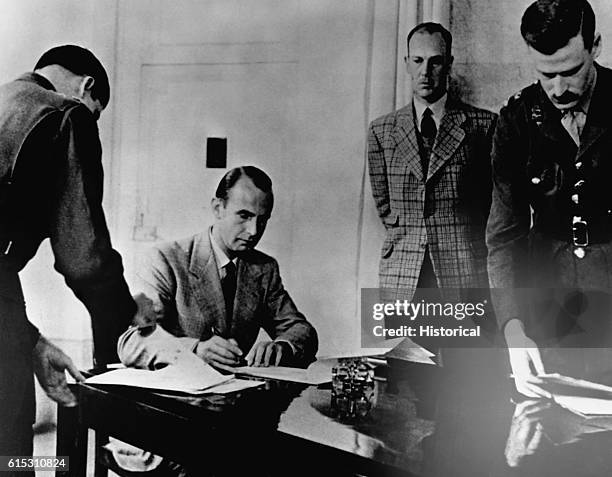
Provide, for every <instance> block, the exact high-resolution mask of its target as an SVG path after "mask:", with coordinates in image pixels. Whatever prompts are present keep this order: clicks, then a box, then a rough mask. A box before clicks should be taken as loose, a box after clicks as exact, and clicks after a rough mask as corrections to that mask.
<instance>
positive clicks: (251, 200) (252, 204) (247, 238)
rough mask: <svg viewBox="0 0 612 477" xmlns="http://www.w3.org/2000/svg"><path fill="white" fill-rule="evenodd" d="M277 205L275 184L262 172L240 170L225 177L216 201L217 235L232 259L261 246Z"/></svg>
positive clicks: (214, 231) (214, 226) (213, 200)
mask: <svg viewBox="0 0 612 477" xmlns="http://www.w3.org/2000/svg"><path fill="white" fill-rule="evenodd" d="M273 205H274V195H273V194H272V181H271V180H270V178H269V177H268V175H267V174H266V173H265V172H264V171H262V170H261V169H258V168H257V167H254V166H243V167H236V168H234V169H232V170H230V171H228V172H227V173H226V174H225V175H224V176H223V178H222V179H221V182H219V186H218V187H217V191H216V193H215V197H214V198H213V199H212V209H213V213H214V216H215V224H214V225H213V235H214V237H215V239H216V240H217V242H218V243H219V245H220V246H221V248H222V249H223V251H224V252H225V253H226V255H227V256H228V257H230V258H232V257H234V256H235V255H236V254H238V253H240V252H244V251H246V250H250V249H252V248H254V247H255V246H256V245H257V243H258V242H259V240H260V239H261V237H262V236H263V233H264V231H265V230H266V225H267V223H268V219H270V215H271V214H272V206H273Z"/></svg>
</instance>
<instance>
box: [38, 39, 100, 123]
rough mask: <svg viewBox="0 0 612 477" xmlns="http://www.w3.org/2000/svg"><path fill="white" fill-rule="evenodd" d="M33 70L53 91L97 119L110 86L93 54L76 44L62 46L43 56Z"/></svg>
mask: <svg viewBox="0 0 612 477" xmlns="http://www.w3.org/2000/svg"><path fill="white" fill-rule="evenodd" d="M34 71H35V72H36V73H39V74H41V75H43V76H45V77H46V78H47V79H48V80H49V81H51V83H52V84H53V86H54V87H55V89H56V90H57V91H58V92H60V93H62V94H65V95H66V96H71V97H75V98H77V99H79V100H80V101H82V102H83V103H84V104H85V105H86V106H87V107H88V108H89V110H90V111H91V112H92V113H93V114H94V116H96V118H98V117H99V116H100V113H101V112H102V111H103V110H104V108H106V106H107V105H108V101H109V99H110V85H109V83H108V75H107V74H106V71H105V70H104V66H102V63H100V60H98V59H97V58H96V57H95V56H94V54H93V53H92V52H91V51H89V50H86V49H85V48H82V47H80V46H76V45H62V46H57V47H55V48H51V49H50V50H48V51H47V52H45V53H43V55H42V56H41V57H40V59H39V60H38V62H37V63H36V65H35V66H34Z"/></svg>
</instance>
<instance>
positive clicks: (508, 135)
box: [487, 103, 531, 328]
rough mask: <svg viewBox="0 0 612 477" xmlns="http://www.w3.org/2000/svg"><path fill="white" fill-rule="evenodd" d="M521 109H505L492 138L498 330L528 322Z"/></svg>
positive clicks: (492, 255) (491, 230)
mask: <svg viewBox="0 0 612 477" xmlns="http://www.w3.org/2000/svg"><path fill="white" fill-rule="evenodd" d="M524 116H525V114H524V113H522V109H521V106H520V104H517V103H513V104H512V103H511V104H510V105H509V106H508V107H505V108H503V109H502V111H501V113H500V117H499V120H498V123H497V128H496V130H495V135H494V138H493V151H492V176H493V193H492V203H491V212H490V214H489V220H488V223H487V247H488V250H489V256H488V272H489V281H490V285H491V294H492V298H493V304H494V307H495V311H496V315H497V319H498V321H499V324H500V328H501V327H503V325H504V324H505V323H506V322H507V321H508V320H510V319H513V318H518V319H522V318H524V316H523V315H524V313H523V311H521V303H522V302H523V301H522V300H521V298H520V295H521V290H520V288H521V287H522V286H524V284H525V283H526V282H525V281H524V279H525V274H526V265H527V239H528V234H529V228H530V221H531V212H530V207H529V199H528V195H527V193H528V191H527V181H528V178H527V172H526V167H525V165H526V161H527V153H528V147H529V146H528V142H527V122H526V119H525V117H524Z"/></svg>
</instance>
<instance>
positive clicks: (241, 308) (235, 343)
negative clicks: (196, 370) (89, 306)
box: [118, 166, 318, 371]
mask: <svg viewBox="0 0 612 477" xmlns="http://www.w3.org/2000/svg"><path fill="white" fill-rule="evenodd" d="M273 203H274V196H273V193H272V181H271V180H270V178H269V177H268V175H267V174H266V173H265V172H263V171H262V170H260V169H258V168H256V167H253V166H244V167H237V168H235V169H232V170H230V171H229V172H227V173H226V174H225V176H223V178H222V179H221V182H220V183H219V186H218V187H217V191H216V194H215V197H214V198H213V199H212V211H213V214H214V217H215V221H214V223H213V225H212V227H209V228H208V229H207V230H206V231H205V232H203V233H201V234H198V235H195V236H193V237H189V238H186V239H183V240H178V241H175V242H170V243H165V244H161V245H159V246H157V247H156V248H155V249H153V252H152V254H151V255H150V257H148V260H145V261H144V267H143V268H142V270H141V271H140V273H139V278H140V280H141V282H142V283H141V286H142V287H143V289H144V292H145V294H146V295H147V296H149V297H150V298H151V299H152V300H153V301H154V302H155V305H156V307H157V309H158V310H159V318H158V320H159V321H158V324H159V325H160V327H157V329H155V331H154V332H153V333H151V332H150V330H146V329H139V328H137V327H131V328H130V329H128V330H127V331H126V332H125V333H124V334H123V335H122V337H121V338H120V339H119V345H118V346H119V356H120V357H121V360H122V361H123V363H124V364H126V365H128V366H136V367H145V368H156V367H159V366H163V365H164V364H168V363H171V362H172V361H173V359H176V356H178V355H179V354H180V353H181V352H184V351H185V350H191V351H192V352H194V353H195V354H196V355H198V356H199V357H200V358H201V359H202V360H204V361H205V362H206V363H209V364H211V365H212V366H214V367H216V368H218V369H222V370H226V371H231V370H232V368H233V367H235V366H240V365H243V364H249V365H253V366H272V365H285V366H297V367H306V366H307V365H308V364H309V363H311V362H312V361H314V359H315V358H314V357H315V354H316V352H317V347H318V340H317V333H316V331H315V329H314V328H313V327H312V325H311V324H310V323H308V321H306V318H305V317H304V315H302V314H301V313H300V312H299V311H298V310H297V308H296V306H295V304H294V303H293V300H292V299H291V297H290V296H289V293H287V291H286V290H285V289H284V287H283V284H282V281H281V277H280V274H279V269H278V263H277V262H276V260H275V259H273V258H272V257H270V256H268V255H265V254H263V253H262V252H259V251H257V250H255V246H256V245H257V243H258V242H259V240H260V239H261V237H262V235H263V233H264V230H265V228H266V224H267V222H268V219H269V218H270V214H271V212H272V206H273ZM260 328H263V329H264V330H265V331H266V332H267V333H268V334H269V335H270V337H272V341H264V342H258V343H256V344H255V346H253V344H254V343H255V340H256V338H257V335H258V333H259V330H260Z"/></svg>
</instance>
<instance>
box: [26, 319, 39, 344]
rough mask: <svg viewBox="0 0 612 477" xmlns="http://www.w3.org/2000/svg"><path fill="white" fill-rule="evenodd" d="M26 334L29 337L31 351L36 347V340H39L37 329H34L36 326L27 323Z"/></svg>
mask: <svg viewBox="0 0 612 477" xmlns="http://www.w3.org/2000/svg"><path fill="white" fill-rule="evenodd" d="M28 334H29V336H30V344H31V346H32V349H34V346H36V343H38V338H40V331H38V328H36V326H34V325H33V324H32V323H31V322H29V321H28Z"/></svg>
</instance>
